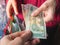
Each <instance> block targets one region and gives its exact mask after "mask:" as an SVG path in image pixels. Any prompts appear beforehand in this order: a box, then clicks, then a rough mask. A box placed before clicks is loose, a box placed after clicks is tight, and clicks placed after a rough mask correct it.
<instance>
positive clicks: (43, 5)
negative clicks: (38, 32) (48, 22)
mask: <svg viewBox="0 0 60 45" xmlns="http://www.w3.org/2000/svg"><path fill="white" fill-rule="evenodd" d="M47 7H48V5H47V1H45V2H44V3H43V4H42V5H41V6H40V7H39V8H38V9H36V10H35V11H33V13H32V14H31V16H37V15H38V14H40V13H41V12H42V11H44V10H45V9H46V8H47Z"/></svg>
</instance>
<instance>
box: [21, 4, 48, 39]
mask: <svg viewBox="0 0 60 45" xmlns="http://www.w3.org/2000/svg"><path fill="white" fill-rule="evenodd" d="M36 9H37V7H35V6H33V5H31V4H26V5H23V4H22V12H23V16H24V20H25V25H26V30H31V31H32V32H33V38H40V39H46V38H47V37H46V24H45V22H44V20H43V14H42V13H40V14H39V15H38V16H36V17H32V16H31V14H32V12H33V11H35V10H36Z"/></svg>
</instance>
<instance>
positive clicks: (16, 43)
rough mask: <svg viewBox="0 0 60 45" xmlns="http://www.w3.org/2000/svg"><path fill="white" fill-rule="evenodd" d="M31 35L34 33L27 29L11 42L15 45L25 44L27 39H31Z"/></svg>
mask: <svg viewBox="0 0 60 45" xmlns="http://www.w3.org/2000/svg"><path fill="white" fill-rule="evenodd" d="M31 37H32V33H31V32H30V31H26V32H25V33H24V34H22V35H21V36H19V37H17V38H15V39H14V40H13V41H12V42H11V44H14V45H23V44H24V43H25V42H26V41H28V40H29V39H31Z"/></svg>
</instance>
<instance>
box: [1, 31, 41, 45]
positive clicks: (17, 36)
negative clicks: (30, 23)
mask: <svg viewBox="0 0 60 45" xmlns="http://www.w3.org/2000/svg"><path fill="white" fill-rule="evenodd" d="M39 42H40V40H39V39H32V33H31V32H30V31H22V32H16V33H12V34H10V35H6V36H5V37H3V38H2V39H1V42H0V45H13V44H14V45H36V44H37V43H39Z"/></svg>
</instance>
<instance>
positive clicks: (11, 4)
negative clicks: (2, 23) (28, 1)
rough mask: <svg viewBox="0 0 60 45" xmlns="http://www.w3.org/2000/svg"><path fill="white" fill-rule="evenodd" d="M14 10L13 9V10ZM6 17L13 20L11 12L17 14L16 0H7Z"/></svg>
mask: <svg viewBox="0 0 60 45" xmlns="http://www.w3.org/2000/svg"><path fill="white" fill-rule="evenodd" d="M13 10H14V11H13ZM6 13H7V17H8V18H9V19H11V20H12V21H13V19H14V18H13V13H15V14H16V15H17V14H18V9H17V0H8V2H7V6H6Z"/></svg>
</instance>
